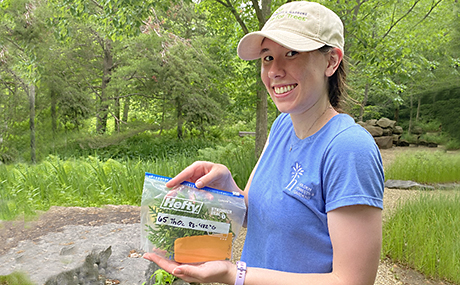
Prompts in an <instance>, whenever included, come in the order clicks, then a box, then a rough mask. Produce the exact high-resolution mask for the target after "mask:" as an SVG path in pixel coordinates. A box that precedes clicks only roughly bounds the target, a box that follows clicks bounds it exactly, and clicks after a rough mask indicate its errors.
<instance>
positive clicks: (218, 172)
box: [166, 161, 241, 192]
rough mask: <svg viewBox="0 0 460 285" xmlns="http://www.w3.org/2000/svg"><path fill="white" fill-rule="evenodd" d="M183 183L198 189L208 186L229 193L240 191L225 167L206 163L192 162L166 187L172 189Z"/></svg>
mask: <svg viewBox="0 0 460 285" xmlns="http://www.w3.org/2000/svg"><path fill="white" fill-rule="evenodd" d="M183 181H190V182H193V183H195V185H196V187H198V188H203V187H205V186H208V187H212V188H216V189H220V190H224V191H229V192H234V191H236V192H240V191H241V190H240V189H239V188H238V186H237V185H236V183H235V180H233V177H232V174H231V173H230V170H228V168H227V167H226V166H225V165H223V164H217V163H212V162H207V161H196V162H194V163H193V164H191V165H190V166H188V167H187V168H185V169H184V170H182V172H181V173H179V174H178V175H176V177H174V178H173V179H171V180H170V181H168V183H166V187H168V188H172V187H174V186H177V185H179V184H180V183H182V182H183Z"/></svg>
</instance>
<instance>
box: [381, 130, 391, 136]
mask: <svg viewBox="0 0 460 285" xmlns="http://www.w3.org/2000/svg"><path fill="white" fill-rule="evenodd" d="M392 135H393V131H392V129H383V134H382V136H392Z"/></svg>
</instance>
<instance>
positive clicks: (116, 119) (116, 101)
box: [113, 97, 120, 133]
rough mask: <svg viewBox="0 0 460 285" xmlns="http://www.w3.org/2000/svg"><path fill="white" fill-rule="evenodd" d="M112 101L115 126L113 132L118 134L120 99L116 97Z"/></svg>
mask: <svg viewBox="0 0 460 285" xmlns="http://www.w3.org/2000/svg"><path fill="white" fill-rule="evenodd" d="M113 100H114V105H115V106H114V109H115V110H114V118H113V120H114V123H115V124H114V125H115V128H114V131H115V132H117V133H119V132H120V98H119V97H116V98H115V99H113Z"/></svg>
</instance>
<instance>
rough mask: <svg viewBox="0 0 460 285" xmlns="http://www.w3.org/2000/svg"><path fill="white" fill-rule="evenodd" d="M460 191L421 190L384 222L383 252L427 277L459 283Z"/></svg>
mask: <svg viewBox="0 0 460 285" xmlns="http://www.w3.org/2000/svg"><path fill="white" fill-rule="evenodd" d="M459 203H460V193H459V192H458V191H453V192H446V193H431V194H427V193H424V194H422V195H420V196H419V197H418V198H417V199H415V200H413V201H409V202H407V203H404V204H401V205H400V207H399V208H398V209H397V210H396V211H395V212H394V214H392V216H391V217H390V218H389V219H388V220H387V221H386V222H385V223H384V228H383V246H382V254H383V255H384V256H389V257H390V258H391V259H393V260H394V261H397V262H400V263H402V264H405V265H408V266H410V267H412V268H415V269H416V270H418V271H420V272H421V273H423V274H425V275H426V276H429V277H434V278H439V279H443V280H447V281H450V282H454V283H455V284H460V275H459V274H458V272H459V271H458V269H459V268H460V258H459V257H460V242H459V239H458V237H459V236H460V208H459V207H458V205H459Z"/></svg>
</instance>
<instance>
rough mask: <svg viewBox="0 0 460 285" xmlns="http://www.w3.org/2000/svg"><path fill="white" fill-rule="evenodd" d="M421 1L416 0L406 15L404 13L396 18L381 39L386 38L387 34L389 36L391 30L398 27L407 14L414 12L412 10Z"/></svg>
mask: <svg viewBox="0 0 460 285" xmlns="http://www.w3.org/2000/svg"><path fill="white" fill-rule="evenodd" d="M420 1H421V0H417V1H415V2H414V4H413V5H412V7H410V9H409V10H407V12H406V13H405V14H404V15H402V16H401V17H400V18H399V19H398V20H396V22H394V23H392V24H391V26H390V28H389V29H388V31H386V33H385V34H384V35H383V36H382V38H381V39H380V41H382V40H383V39H384V38H386V36H388V34H389V33H390V32H391V30H392V29H393V28H394V27H396V25H397V24H398V23H399V22H400V21H401V20H402V19H404V18H405V17H406V16H407V15H409V14H410V13H411V12H412V10H414V8H415V6H416V5H417V4H418V3H419V2H420ZM392 21H393V19H392Z"/></svg>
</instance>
